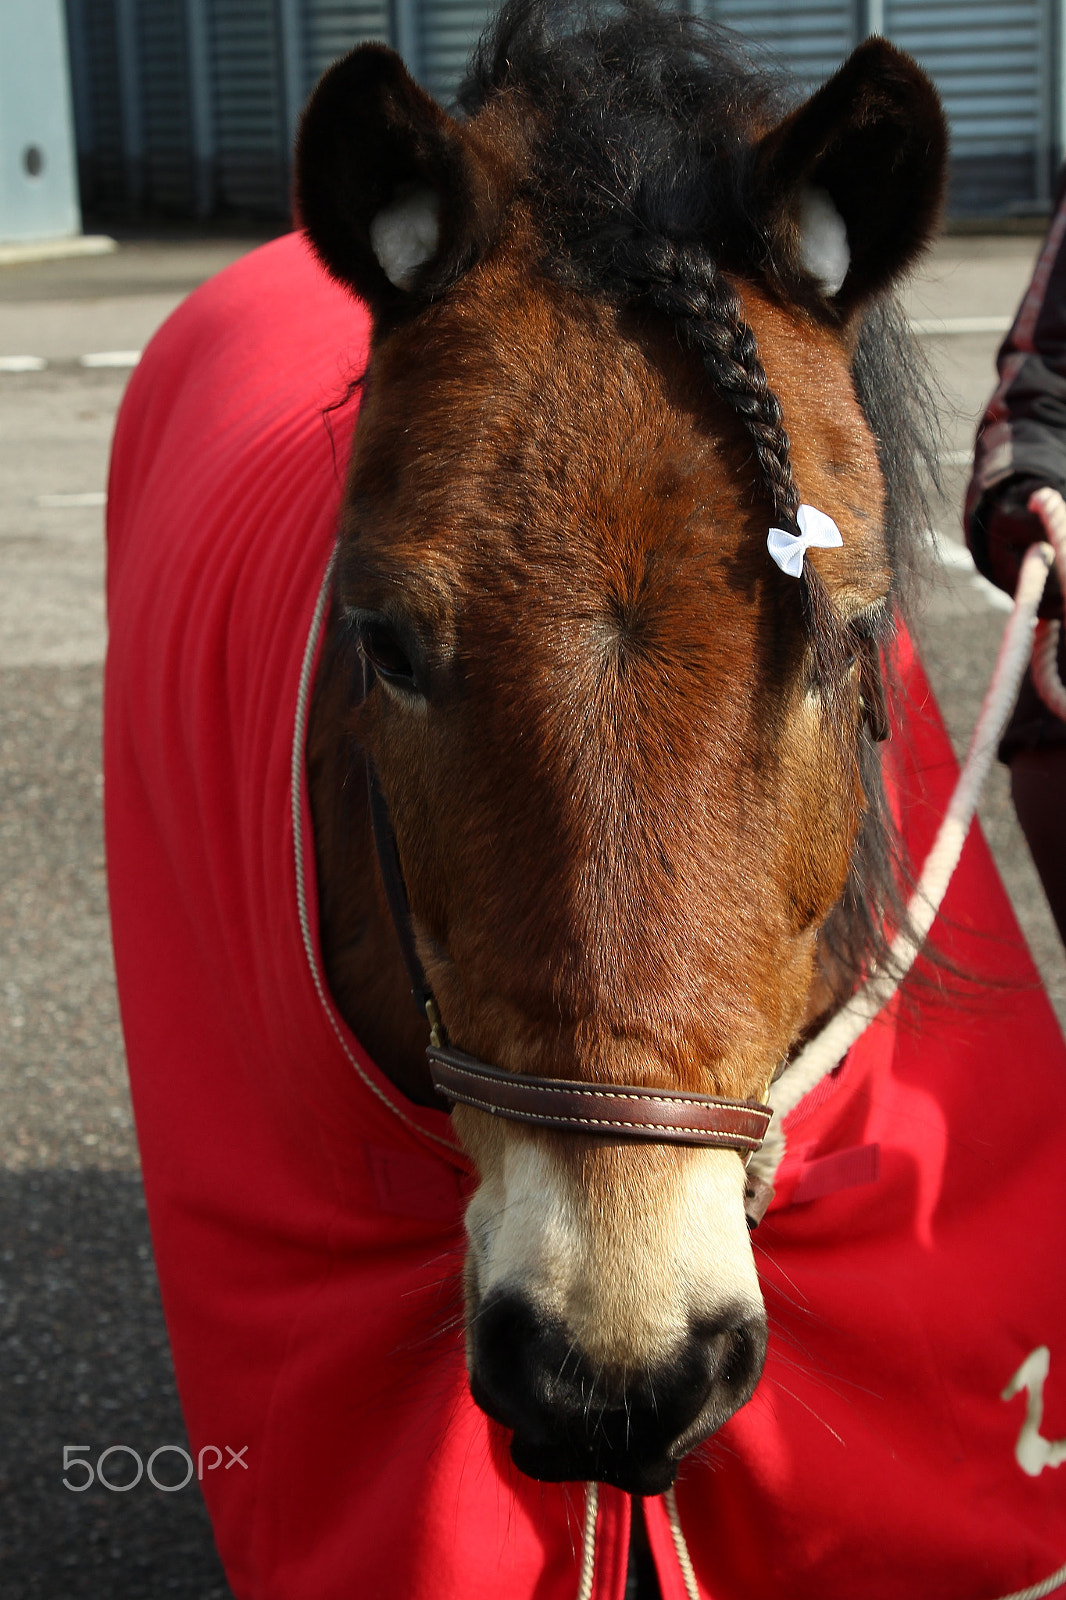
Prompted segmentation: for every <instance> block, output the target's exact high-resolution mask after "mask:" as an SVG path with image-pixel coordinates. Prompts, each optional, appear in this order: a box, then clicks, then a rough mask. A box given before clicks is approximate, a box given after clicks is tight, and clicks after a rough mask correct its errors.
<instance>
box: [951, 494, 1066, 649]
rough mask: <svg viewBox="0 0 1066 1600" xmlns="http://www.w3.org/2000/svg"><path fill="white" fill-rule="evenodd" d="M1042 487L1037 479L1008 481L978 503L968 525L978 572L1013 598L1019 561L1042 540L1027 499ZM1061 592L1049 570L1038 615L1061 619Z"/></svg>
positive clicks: (1039, 522) (971, 547)
mask: <svg viewBox="0 0 1066 1600" xmlns="http://www.w3.org/2000/svg"><path fill="white" fill-rule="evenodd" d="M1043 487H1044V485H1043V483H1042V481H1041V480H1040V479H1039V478H1024V477H1017V478H1008V479H1006V481H1005V482H1003V483H1000V484H997V485H996V487H995V488H994V489H991V490H990V491H989V493H988V494H986V495H985V496H984V497H983V499H982V500H981V502H980V504H979V506H978V507H977V511H976V512H975V514H974V516H973V519H972V522H971V525H970V549H971V551H972V552H973V558H974V561H975V563H976V565H977V570H978V572H981V573H983V574H984V576H985V577H986V578H989V579H991V581H992V582H993V583H994V584H995V585H996V587H997V588H999V589H1005V590H1006V592H1007V593H1008V594H1010V595H1013V593H1014V590H1015V587H1016V586H1017V583H1018V573H1019V572H1020V570H1021V565H1022V557H1023V556H1024V555H1025V552H1026V551H1027V550H1028V548H1029V546H1030V545H1031V544H1038V543H1039V542H1040V541H1041V540H1042V539H1043V538H1044V537H1045V534H1044V525H1043V523H1042V522H1041V521H1040V518H1039V517H1037V516H1035V515H1034V513H1033V512H1032V511H1030V510H1029V508H1028V501H1029V496H1030V495H1031V494H1033V493H1034V492H1035V491H1036V490H1037V489H1042V488H1043ZM1062 614H1063V604H1062V589H1061V588H1060V586H1059V580H1058V575H1057V574H1056V572H1055V569H1054V568H1052V569H1051V571H1050V572H1049V574H1048V580H1047V587H1046V588H1045V590H1044V594H1043V598H1042V600H1041V602H1040V611H1039V615H1040V616H1042V617H1057V618H1059V619H1061V618H1062Z"/></svg>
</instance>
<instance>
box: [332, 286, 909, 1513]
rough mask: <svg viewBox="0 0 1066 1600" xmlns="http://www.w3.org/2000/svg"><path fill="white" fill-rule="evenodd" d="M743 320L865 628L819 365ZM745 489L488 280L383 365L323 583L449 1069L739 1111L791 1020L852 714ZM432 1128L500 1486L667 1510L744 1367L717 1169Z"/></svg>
mask: <svg viewBox="0 0 1066 1600" xmlns="http://www.w3.org/2000/svg"><path fill="white" fill-rule="evenodd" d="M747 310H748V314H749V316H750V318H751V321H752V324H753V326H754V327H755V328H756V332H757V335H758V337H759V343H760V347H761V348H762V350H763V354H764V361H765V364H766V365H767V368H768V370H769V373H770V377H771V381H772V382H773V383H775V384H776V385H777V387H778V392H779V394H780V395H781V398H782V402H783V404H784V405H785V407H786V415H789V416H790V417H791V416H792V415H794V416H795V417H796V418H797V422H798V426H796V427H795V429H794V457H795V461H796V465H797V472H798V474H799V475H800V482H801V483H803V484H804V486H805V492H806V493H807V494H808V495H809V496H810V498H811V500H812V501H813V503H815V504H817V505H818V506H819V507H820V508H821V509H823V510H825V511H827V512H828V513H829V514H830V515H832V516H833V517H834V518H835V520H836V521H837V523H838V525H839V526H840V528H841V531H842V533H843V537H844V549H843V551H841V552H838V553H836V552H835V553H834V555H835V556H836V560H835V564H834V566H833V570H832V572H831V574H830V575H829V576H828V579H827V581H828V582H829V583H830V585H831V592H832V594H833V597H834V602H835V604H836V606H837V607H838V609H839V610H840V611H841V612H842V613H845V614H854V613H858V612H860V611H862V610H863V609H866V608H869V607H871V606H875V605H876V604H877V603H878V601H879V600H880V599H881V597H882V595H883V594H884V591H885V588H886V586H887V583H888V572H887V568H886V564H885V559H884V552H883V548H882V543H881V490H880V481H879V476H878V472H877V464H876V456H875V452H874V449H873V446H872V442H871V440H870V438H869V435H868V433H867V430H866V428H865V425H864V422H863V419H862V417H861V414H860V412H859V408H858V406H857V404H856V403H855V401H854V399H853V397H852V394H851V388H850V384H849V382H848V377H847V358H846V354H845V352H844V350H843V349H842V348H841V346H840V345H839V343H838V342H837V340H836V339H835V338H834V337H832V336H831V335H829V334H817V333H815V332H814V331H813V330H812V329H811V328H810V327H809V326H802V325H801V324H800V323H799V321H798V320H795V319H792V318H790V317H789V316H787V315H786V314H784V313H782V312H780V311H777V310H773V309H771V308H770V306H769V305H768V304H767V303H766V302H763V301H759V300H757V299H756V298H755V297H754V296H749V297H748V304H747ZM790 402H793V405H792V406H791V407H790ZM812 402H813V403H812ZM745 457H746V447H745V442H744V439H743V436H742V435H741V434H740V431H739V429H738V427H737V425H736V423H735V422H734V421H733V419H732V418H730V417H729V416H728V415H727V414H726V412H725V409H724V407H716V406H715V405H714V403H713V401H710V400H709V399H708V396H707V393H706V383H705V380H703V379H702V376H701V373H700V370H699V368H698V366H696V365H693V366H689V364H688V363H686V361H685V360H684V359H683V358H682V357H681V356H680V355H679V352H678V350H677V347H676V342H675V341H674V339H673V336H672V334H671V332H670V331H669V330H668V329H665V328H660V327H652V328H650V329H649V328H644V329H641V328H639V327H638V326H637V325H636V324H635V323H627V322H626V320H625V319H619V317H618V316H617V314H616V313H614V312H612V311H610V310H609V309H607V308H604V307H599V306H594V305H592V304H591V303H588V302H584V301H582V300H581V299H580V298H578V297H577V296H574V295H571V294H569V293H566V292H564V291H560V290H553V289H552V288H550V287H549V286H547V285H542V286H541V287H540V289H539V290H538V291H536V292H531V291H530V288H529V285H528V282H524V281H523V279H522V276H521V274H520V272H519V271H518V269H517V265H516V263H515V262H513V261H509V260H508V259H507V257H506V255H502V256H500V257H499V258H497V260H496V261H495V262H494V263H493V264H492V265H486V266H485V267H483V268H480V269H477V270H476V271H475V272H473V273H471V274H470V275H469V276H468V278H467V279H466V280H465V282H464V284H463V286H462V288H461V291H460V292H459V293H458V294H457V295H456V296H454V297H453V298H452V299H450V300H449V301H448V303H447V304H446V305H445V306H442V307H439V308H436V309H434V310H432V311H430V312H427V313H426V314H425V316H424V317H423V318H421V319H419V321H418V322H416V323H415V324H412V325H411V326H409V327H406V328H404V329H402V330H400V331H398V332H397V333H396V334H394V335H393V336H392V338H390V339H389V340H388V341H387V342H386V343H385V344H384V345H383V346H382V347H381V349H380V350H379V352H378V355H377V357H376V358H375V362H374V364H373V367H372V370H371V375H370V381H369V385H368V392H367V396H366V400H365V410H364V412H363V415H362V417H361V420H360V426H359V430H358V438H357V445H356V454H355V459H354V462H353V467H352V474H351V480H350V484H349V493H348V497H347V508H346V512H345V520H344V557H343V563H342V567H341V596H342V599H343V601H344V603H345V605H346V606H348V607H349V608H350V609H351V610H352V612H353V613H354V615H355V617H356V619H357V622H358V624H359V626H360V627H361V628H362V630H363V634H364V638H365V639H366V642H367V648H368V651H369V653H370V655H371V658H372V660H373V661H374V662H375V663H376V664H377V666H378V672H377V674H376V682H375V685H374V687H373V689H372V691H371V694H370V696H369V699H368V701H367V704H366V706H365V708H364V712H363V715H362V717H361V720H360V733H361V736H363V737H364V738H365V740H366V743H367V745H368V746H369V748H370V749H371V751H372V753H373V756H374V760H375V762H376V763H377V766H378V770H379V772H380V776H381V781H382V784H383V787H384V789H385V792H386V794H387V795H388V797H389V803H390V808H391V811H392V816H393V821H394V825H395V829H396V833H397V837H398V842H399V849H400V855H401V859H402V862H403V868H404V873H405V877H406V879H407V883H408V885H409V890H410V897H411V904H412V910H413V914H414V918H415V922H416V926H417V929H418V933H419V939H420V947H421V951H422V955H423V958H424V963H425V966H426V970H427V974H428V976H429V980H430V982H431V984H432V986H433V989H434V992H435V994H436V995H437V998H438V1002H439V1005H440V1007H441V1011H442V1014H443V1016H444V1019H445V1022H446V1024H447V1028H448V1032H449V1036H450V1037H451V1038H452V1039H453V1040H454V1041H455V1042H456V1043H457V1044H458V1045H460V1046H461V1047H462V1048H463V1049H465V1050H468V1051H470V1052H472V1053H474V1054H476V1055H479V1056H480V1057H481V1058H482V1059H484V1060H486V1061H490V1062H493V1063H495V1064H497V1065H499V1066H501V1067H504V1068H506V1069H508V1070H510V1071H516V1072H525V1073H532V1074H543V1075H548V1076H557V1077H564V1078H581V1079H587V1080H589V1081H591V1082H605V1083H608V1082H614V1083H638V1084H647V1085H655V1086H660V1085H662V1086H667V1087H682V1088H685V1089H689V1090H695V1091H698V1092H702V1093H713V1094H726V1095H734V1096H753V1097H756V1098H758V1097H760V1096H761V1095H762V1094H763V1092H764V1090H765V1088H766V1086H767V1084H768V1082H769V1079H770V1076H771V1074H772V1073H773V1070H774V1068H775V1066H776V1065H777V1063H778V1062H779V1061H780V1059H781V1057H782V1055H783V1054H784V1052H785V1050H786V1049H787V1047H788V1045H789V1043H790V1041H791V1039H792V1038H793V1037H794V1035H795V1032H796V1029H797V1026H798V1024H799V1021H800V1019H801V1017H802V1014H803V1010H804V1005H805V1000H806V995H807V991H808V987H809V985H810V980H811V971H812V959H813V948H814V936H815V931H816V929H817V927H818V925H819V923H820V922H821V920H822V919H823V917H824V916H825V914H826V913H827V911H828V910H829V908H830V906H831V905H832V904H833V902H834V901H835V900H836V898H837V897H838V895H839V893H840V891H841V888H842V885H843V882H844V878H845V875H846V871H847V867H848V861H849V855H850V850H851V846H852V843H853V839H854V835H855V830H856V827H857V822H858V817H859V811H860V807H861V803H862V796H861V793H860V791H859V786H858V781H857V775H856V765H855V756H854V749H855V724H856V722H857V717H858V710H857V696H856V693H855V691H854V689H853V688H851V689H849V690H848V691H847V701H846V703H847V705H848V707H849V710H850V717H851V724H850V725H848V726H845V727H843V728H841V727H840V726H839V725H836V726H832V725H830V723H829V722H828V721H827V719H826V717H825V716H824V715H823V707H822V705H821V703H820V701H819V697H818V692H817V689H816V687H815V686H814V684H813V682H812V678H811V664H810V657H809V649H808V645H807V640H806V636H805V633H804V628H803V624H802V618H801V613H800V599H799V594H798V590H797V586H796V585H795V583H794V580H791V579H788V578H785V577H784V576H783V575H782V574H781V573H780V572H779V571H778V569H777V568H776V567H775V566H774V565H773V563H772V562H771V560H770V558H769V556H768V554H767V550H766V534H767V526H768V517H767V513H766V511H765V509H763V508H762V507H761V506H760V505H759V504H758V503H756V504H753V503H752V501H753V496H752V492H751V488H750V481H749V475H748V473H746V472H745ZM826 568H827V571H828V563H826ZM456 1124H457V1127H458V1129H459V1131H460V1134H461V1137H462V1138H463V1140H464V1142H465V1143H466V1145H467V1147H468V1149H469V1150H470V1152H471V1154H472V1155H473V1157H474V1159H475V1161H476V1163H477V1167H478V1171H479V1173H480V1176H481V1180H482V1181H481V1187H480V1189H479V1191H478V1193H477V1195H476V1197H475V1198H474V1200H473V1202H472V1204H471V1206H470V1210H469V1215H468V1229H469V1236H470V1252H469V1266H468V1275H467V1284H468V1296H469V1307H470V1319H469V1326H470V1329H471V1337H470V1347H469V1348H470V1362H471V1373H472V1378H473V1380H474V1384H475V1393H476V1394H477V1396H478V1398H479V1399H480V1400H481V1401H482V1403H483V1404H484V1405H485V1406H486V1408H487V1409H489V1410H490V1411H491V1412H492V1413H493V1414H495V1415H497V1416H499V1417H501V1418H502V1420H504V1421H506V1422H508V1423H509V1424H510V1425H511V1426H513V1427H514V1428H515V1432H516V1459H517V1460H518V1461H519V1464H520V1465H523V1466H526V1467H527V1468H528V1470H531V1471H536V1472H537V1473H538V1474H540V1475H544V1476H553V1477H555V1476H566V1477H570V1476H575V1475H576V1476H589V1475H590V1474H593V1472H594V1473H595V1475H598V1476H600V1477H612V1476H614V1477H615V1478H616V1479H617V1481H620V1482H624V1483H625V1484H626V1485H627V1486H628V1487H635V1488H643V1489H644V1490H646V1491H647V1490H648V1489H650V1488H653V1487H654V1486H655V1485H656V1484H659V1485H660V1486H661V1484H662V1481H664V1478H665V1477H667V1476H668V1475H669V1474H670V1473H672V1470H673V1465H674V1463H675V1462H676V1460H677V1458H678V1456H679V1455H680V1454H681V1453H682V1452H683V1451H684V1449H685V1448H686V1447H687V1445H688V1444H689V1443H690V1442H691V1441H692V1440H693V1439H694V1438H695V1437H697V1436H699V1434H700V1433H702V1432H703V1431H706V1429H707V1427H709V1426H712V1425H714V1424H715V1423H716V1422H718V1421H721V1420H724V1417H725V1416H726V1415H728V1414H729V1412H730V1411H731V1410H732V1409H734V1408H735V1406H736V1405H737V1404H739V1403H740V1402H741V1401H743V1400H744V1399H746V1398H747V1396H748V1394H749V1393H750V1390H751V1387H752V1386H753V1383H754V1381H755V1379H756V1377H757V1375H758V1370H759V1367H760V1365H761V1357H762V1351H763V1346H764V1338H765V1336H764V1332H763V1328H762V1315H761V1303H760V1297H759V1290H758V1285H757V1281H756V1276H755V1271H754V1266H753V1261H752V1255H751V1250H750V1247H749V1244H748V1235H747V1228H746V1225H745V1220H744V1214H743V1203H742V1191H743V1173H742V1167H741V1163H740V1160H739V1158H738V1157H737V1156H736V1155H734V1154H733V1153H731V1152H719V1151H707V1150H701V1151H696V1150H690V1149H681V1150H678V1149H676V1148H662V1149H652V1150H648V1149H643V1150H640V1151H637V1150H635V1149H632V1148H625V1147H618V1146H615V1145H608V1144H603V1143H599V1142H596V1141H593V1140H586V1139H575V1138H573V1137H567V1136H564V1135H558V1136H553V1135H551V1134H549V1133H540V1132H533V1131H528V1130H525V1129H522V1128H519V1127H516V1126H514V1125H513V1124H508V1125H505V1126H500V1125H498V1124H497V1123H495V1122H494V1121H493V1120H492V1119H491V1118H489V1117H487V1116H485V1115H483V1114H480V1113H477V1112H472V1111H464V1112H458V1111H457V1113H456ZM593 1379H595V1382H593ZM590 1390H594V1392H595V1393H596V1395H597V1399H598V1401H600V1402H601V1404H600V1406H599V1413H600V1414H598V1415H597V1421H596V1427H595V1434H596V1442H595V1443H593V1442H591V1441H590V1440H589V1439H588V1438H586V1437H585V1434H586V1431H587V1412H586V1410H585V1408H584V1400H583V1396H585V1395H587V1394H588V1392H589V1391H590ZM560 1410H561V1411H562V1413H563V1422H564V1427H563V1434H562V1437H560V1435H559V1431H558V1427H557V1426H556V1423H557V1421H558V1414H559V1413H560ZM607 1416H609V1417H610V1418H612V1419H613V1420H605V1417H607ZM583 1419H585V1420H583ZM605 1440H607V1441H610V1443H609V1445H607V1444H605V1443H604V1441H605ZM637 1442H639V1444H640V1445H641V1446H642V1450H641V1451H640V1452H638V1451H637V1450H636V1449H635V1444H636V1443H637ZM608 1457H610V1458H612V1459H608ZM615 1457H616V1458H617V1459H613V1458H615Z"/></svg>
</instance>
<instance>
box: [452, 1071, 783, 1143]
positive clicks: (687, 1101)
mask: <svg viewBox="0 0 1066 1600" xmlns="http://www.w3.org/2000/svg"><path fill="white" fill-rule="evenodd" d="M442 1065H443V1066H445V1068H446V1070H447V1071H448V1072H458V1073H462V1074H463V1076H464V1077H467V1078H473V1079H474V1082H475V1083H485V1082H489V1083H495V1082H496V1081H497V1080H496V1079H495V1078H488V1077H487V1075H486V1074H485V1073H481V1072H477V1071H475V1069H474V1068H473V1067H460V1066H457V1065H456V1064H455V1063H454V1062H451V1061H448V1062H444V1063H442ZM508 1087H513V1088H516V1089H518V1090H520V1091H523V1090H525V1089H526V1088H527V1085H526V1084H525V1083H520V1084H519V1083H516V1084H513V1085H508ZM528 1088H529V1089H531V1090H532V1091H534V1092H535V1093H536V1094H538V1095H539V1094H562V1095H569V1094H579V1095H581V1096H582V1097H586V1096H587V1097H588V1098H589V1099H595V1100H639V1101H641V1102H643V1103H644V1104H647V1103H648V1102H649V1101H654V1102H655V1103H656V1104H657V1105H663V1106H689V1105H702V1104H703V1101H702V1100H699V1099H697V1098H696V1097H695V1096H693V1095H671V1094H657V1093H655V1092H654V1091H653V1090H651V1089H648V1090H637V1091H635V1092H633V1093H627V1092H626V1091H625V1090H621V1089H594V1088H586V1087H585V1086H584V1084H580V1085H577V1086H575V1087H571V1086H570V1085H567V1086H566V1087H565V1088H564V1087H562V1086H561V1085H557V1084H554V1083H549V1082H548V1081H547V1080H546V1079H544V1078H530V1080H529V1084H528ZM715 1106H724V1107H725V1109H726V1110H727V1111H743V1112H745V1113H747V1114H748V1115H750V1116H762V1117H764V1118H765V1120H766V1121H767V1122H769V1121H770V1114H769V1112H765V1111H763V1109H762V1107H761V1106H754V1105H751V1104H750V1103H749V1102H748V1101H745V1100H719V1099H717V1098H715V1099H714V1100H713V1102H712V1104H711V1105H708V1107H707V1110H708V1111H710V1110H712V1109H713V1108H714V1107H715ZM571 1120H572V1119H571ZM635 1126H641V1127H644V1126H647V1127H651V1123H647V1124H644V1123H641V1124H635ZM701 1131H702V1130H701V1129H699V1128H681V1129H679V1130H678V1132H680V1133H699V1132H701ZM740 1137H747V1135H741V1136H740Z"/></svg>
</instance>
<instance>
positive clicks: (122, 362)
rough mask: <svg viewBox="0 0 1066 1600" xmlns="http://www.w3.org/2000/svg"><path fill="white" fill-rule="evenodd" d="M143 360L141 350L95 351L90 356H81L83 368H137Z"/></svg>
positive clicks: (79, 361) (80, 362)
mask: <svg viewBox="0 0 1066 1600" xmlns="http://www.w3.org/2000/svg"><path fill="white" fill-rule="evenodd" d="M140 359H141V352H140V351H139V350H94V351H93V352H92V353H91V354H90V355H87V356H79V357H78V365H79V366H82V367H135V366H136V365H137V363H138V361H139V360H140Z"/></svg>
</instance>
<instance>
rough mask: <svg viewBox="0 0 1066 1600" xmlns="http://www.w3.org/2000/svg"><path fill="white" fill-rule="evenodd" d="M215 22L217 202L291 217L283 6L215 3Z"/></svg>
mask: <svg viewBox="0 0 1066 1600" xmlns="http://www.w3.org/2000/svg"><path fill="white" fill-rule="evenodd" d="M209 18H210V50H211V77H212V91H213V92H212V102H213V109H214V138H215V175H216V183H217V186H218V187H217V195H218V200H219V202H220V203H221V204H222V205H223V206H226V207H232V208H233V209H235V210H237V211H244V212H252V213H254V214H257V215H268V216H278V215H279V214H280V215H284V214H285V212H286V210H287V208H288V143H289V141H288V120H287V115H286V105H285V94H284V85H283V77H282V60H281V42H280V38H279V23H278V12H277V7H276V5H275V4H274V0H214V3H213V5H212V6H211V8H210V13H209Z"/></svg>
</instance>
